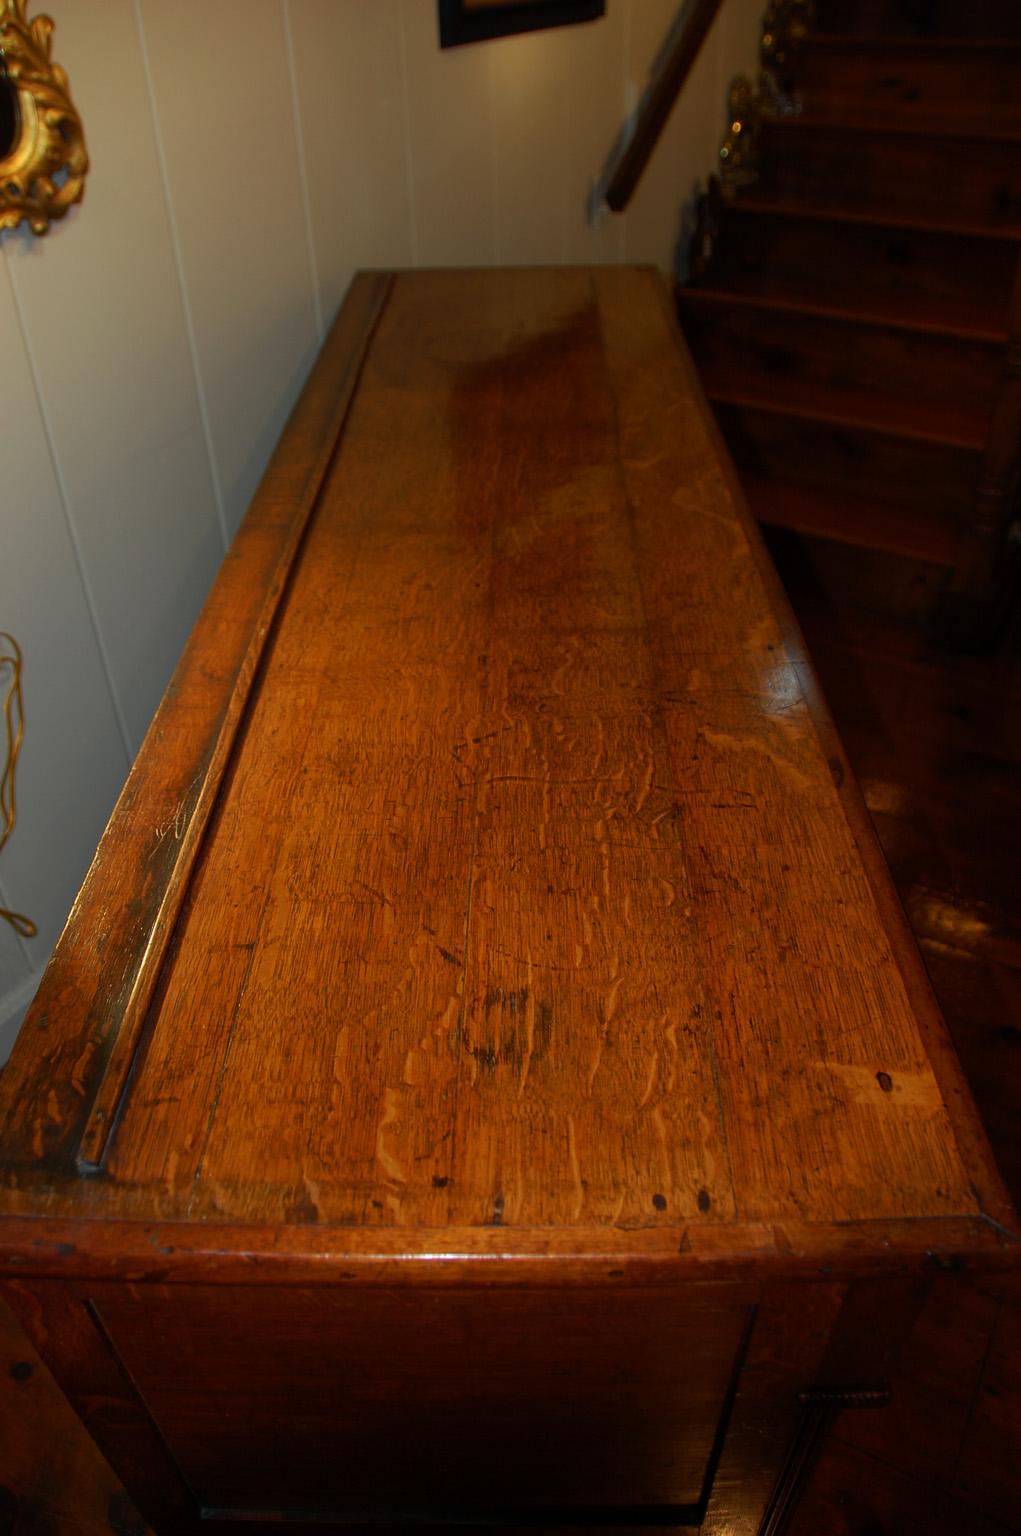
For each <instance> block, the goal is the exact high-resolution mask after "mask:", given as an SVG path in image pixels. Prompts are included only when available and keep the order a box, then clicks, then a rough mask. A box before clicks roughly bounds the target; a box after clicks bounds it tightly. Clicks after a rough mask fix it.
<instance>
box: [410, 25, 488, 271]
mask: <svg viewBox="0 0 1021 1536" xmlns="http://www.w3.org/2000/svg"><path fill="white" fill-rule="evenodd" d="M401 9H402V18H403V24H404V37H405V47H406V50H407V67H408V124H409V132H410V135H411V144H410V150H411V153H410V159H411V191H412V199H413V206H414V219H415V227H416V230H417V239H418V260H419V261H420V263H421V264H422V266H425V267H432V266H475V265H479V266H489V265H492V263H493V261H494V260H495V258H496V205H495V198H494V190H493V133H494V125H493V102H492V91H491V88H490V79H489V72H490V60H491V56H492V50H493V49H494V48H496V47H499V44H498V43H470V44H466V45H464V46H463V47H459V48H446V49H441V48H440V47H439V46H438V42H437V24H436V6H435V5H434V4H433V3H432V0H402V8H401Z"/></svg>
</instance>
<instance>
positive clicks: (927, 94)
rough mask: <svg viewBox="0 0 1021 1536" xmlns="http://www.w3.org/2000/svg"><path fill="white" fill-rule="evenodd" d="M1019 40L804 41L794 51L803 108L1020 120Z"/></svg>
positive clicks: (915, 117)
mask: <svg viewBox="0 0 1021 1536" xmlns="http://www.w3.org/2000/svg"><path fill="white" fill-rule="evenodd" d="M1019 76H1021V44H1017V45H1015V46H1013V47H1011V46H1010V45H1009V44H1004V43H1003V42H997V43H995V44H993V43H990V44H983V45H977V44H976V45H972V46H968V45H961V44H958V45H957V46H954V45H953V44H948V43H947V42H944V41H940V42H935V43H931V42H930V43H925V42H918V43H906V44H904V43H902V44H896V43H890V42H883V41H879V40H877V41H875V42H868V41H861V42H852V41H849V40H845V39H840V40H837V39H834V40H833V41H832V42H830V41H828V40H827V39H825V38H823V39H818V40H810V41H808V42H807V43H806V44H805V45H804V47H803V48H802V49H801V51H800V53H799V55H798V95H799V97H800V99H801V103H802V107H803V110H804V111H805V112H807V113H811V114H814V115H819V116H822V117H827V118H832V119H833V120H835V121H845V120H850V121H860V120H862V119H863V118H865V119H868V118H870V117H879V118H881V119H882V120H883V121H884V122H886V121H889V122H902V123H908V124H910V123H921V122H924V120H926V119H931V120H935V121H937V122H940V123H943V124H950V123H959V124H961V125H962V126H964V127H967V126H968V125H982V126H984V127H986V128H988V127H990V126H991V125H993V124H996V125H999V126H1002V127H1004V128H1009V129H1013V130H1016V129H1017V128H1018V127H1019V126H1021V91H1019V89H1018V80H1019Z"/></svg>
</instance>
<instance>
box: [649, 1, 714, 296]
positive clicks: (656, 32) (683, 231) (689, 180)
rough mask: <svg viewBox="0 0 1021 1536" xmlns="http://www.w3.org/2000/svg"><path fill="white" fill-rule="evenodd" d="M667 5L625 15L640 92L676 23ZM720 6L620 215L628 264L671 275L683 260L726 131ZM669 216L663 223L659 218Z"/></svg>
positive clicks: (674, 8)
mask: <svg viewBox="0 0 1021 1536" xmlns="http://www.w3.org/2000/svg"><path fill="white" fill-rule="evenodd" d="M677 10H678V8H677V5H676V3H675V0H643V3H642V4H641V5H638V6H635V7H634V9H633V17H632V26H631V50H630V53H631V57H630V59H629V66H628V67H629V73H630V76H631V79H632V80H633V82H634V85H635V88H636V92H637V94H638V95H641V93H642V91H643V90H644V89H645V87H646V85H647V83H648V80H649V77H650V74H651V70H652V67H653V64H654V62H655V59H656V56H657V54H658V52H659V50H660V48H661V46H662V44H663V41H664V39H665V38H666V36H667V34H668V33H669V31H670V28H671V24H672V22H673V21H674V19H675V17H676V16H677ZM726 10H727V7H726V6H724V7H723V8H722V9H721V11H720V14H719V15H718V16H717V19H716V21H715V23H714V24H713V26H712V28H711V29H710V32H709V35H708V36H707V37H706V39H705V41H704V43H703V44H702V48H701V51H700V53H699V56H698V58H697V59H696V61H695V64H694V66H693V68H692V71H691V74H690V75H689V76H688V80H687V83H686V85H685V88H684V90H683V92H682V93H681V96H680V99H679V100H678V101H677V103H676V105H675V106H674V109H673V111H672V112H671V114H670V118H669V120H668V122H667V124H666V127H665V128H664V130H663V134H662V137H661V138H660V141H659V143H658V144H657V146H656V148H655V150H654V151H653V154H652V157H651V159H650V160H649V163H648V165H647V166H646V168H645V173H644V175H643V176H642V179H641V181H640V182H639V184H638V186H637V188H636V189H635V192H634V195H633V197H632V199H631V203H630V205H629V207H628V211H627V225H626V234H625V254H626V258H627V260H628V261H651V262H654V263H655V264H656V265H657V266H660V267H663V268H664V269H665V270H667V271H671V270H673V269H675V268H676V267H678V266H680V267H681V268H682V269H683V267H684V265H685V263H686V261H687V244H688V241H689V240H690V237H691V233H692V226H693V218H694V211H695V204H696V201H697V198H698V196H699V194H700V193H701V192H702V191H703V190H704V188H705V182H706V174H707V171H709V170H711V169H712V168H713V167H714V165H715V161H716V152H717V149H718V147H719V144H720V141H721V140H722V138H723V133H724V129H725V127H726V97H725V94H724V93H723V92H721V91H720V90H719V89H718V81H719V77H720V72H721V71H720V57H721V51H722V41H723V20H724V16H725V15H726ZM667 210H670V217H667Z"/></svg>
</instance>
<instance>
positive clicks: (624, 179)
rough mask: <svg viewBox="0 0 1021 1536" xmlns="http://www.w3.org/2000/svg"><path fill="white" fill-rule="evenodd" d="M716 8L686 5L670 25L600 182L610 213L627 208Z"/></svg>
mask: <svg viewBox="0 0 1021 1536" xmlns="http://www.w3.org/2000/svg"><path fill="white" fill-rule="evenodd" d="M720 3H721V0H688V4H687V5H685V6H684V7H683V8H682V10H681V11H680V13H679V15H678V17H677V19H676V21H675V22H674V24H673V27H672V28H671V31H670V34H669V35H668V37H667V40H666V43H665V44H664V46H663V49H662V52H661V53H660V57H659V60H658V62H657V64H656V67H655V69H654V71H653V75H652V79H651V80H650V81H649V84H648V86H647V87H646V89H645V91H644V93H643V95H642V99H641V102H640V103H639V106H638V111H637V114H636V117H635V122H634V131H633V132H632V133H630V134H629V135H628V137H627V139H626V140H625V139H624V137H623V135H622V137H621V140H620V141H619V142H618V146H617V148H616V149H615V150H614V152H613V154H612V155H611V159H610V164H609V167H608V169H607V172H606V174H605V176H604V183H605V186H606V192H605V200H606V202H607V204H608V205H609V207H610V208H612V209H613V211H614V213H621V212H622V211H623V210H624V209H625V208H626V207H627V205H628V202H629V201H630V199H631V194H632V192H633V191H634V190H635V187H636V186H637V185H638V182H639V180H640V179H641V175H642V172H643V171H644V170H645V167H646V165H647V163H648V160H649V156H650V155H651V154H652V151H653V150H654V149H655V147H656V144H657V142H658V140H659V136H660V134H661V133H662V131H663V126H664V124H665V123H666V120H667V118H668V117H669V116H670V111H671V108H672V107H673V105H674V102H675V101H676V100H677V97H678V95H679V94H680V90H681V87H682V86H683V84H684V82H685V80H687V78H688V75H689V74H690V73H691V67H692V65H693V64H694V62H695V60H696V59H697V57H698V52H699V49H700V48H701V46H702V43H703V42H704V40H705V36H706V33H707V32H708V31H709V28H710V27H711V26H712V24H713V22H714V20H715V19H716V13H717V11H718V10H719V8H720Z"/></svg>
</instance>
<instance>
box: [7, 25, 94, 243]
mask: <svg viewBox="0 0 1021 1536" xmlns="http://www.w3.org/2000/svg"><path fill="white" fill-rule="evenodd" d="M27 4H28V0H0V125H2V126H0V229H14V228H15V227H16V225H18V224H20V223H21V221H22V219H27V220H28V222H29V224H30V225H31V227H32V229H33V231H34V233H35V234H37V235H44V234H45V233H46V231H47V229H48V228H49V226H50V222H51V220H53V219H62V218H63V217H64V214H65V213H66V212H67V210H68V209H69V208H70V207H71V205H72V203H77V202H79V201H80V200H81V196H82V193H83V192H84V190H85V174H86V172H87V171H88V168H89V157H88V154H87V153H86V149H85V136H84V133H83V132H82V123H81V118H80V117H79V116H78V113H77V110H76V109H75V106H74V103H73V102H72V100H71V95H70V91H69V88H68V82H67V75H66V74H65V73H64V71H63V70H62V69H61V68H60V65H59V64H54V63H53V62H52V60H51V58H50V39H51V35H52V33H53V22H52V21H51V20H50V18H49V17H48V16H36V17H35V19H34V20H33V21H29V20H28V16H27V14H26V7H27Z"/></svg>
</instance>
